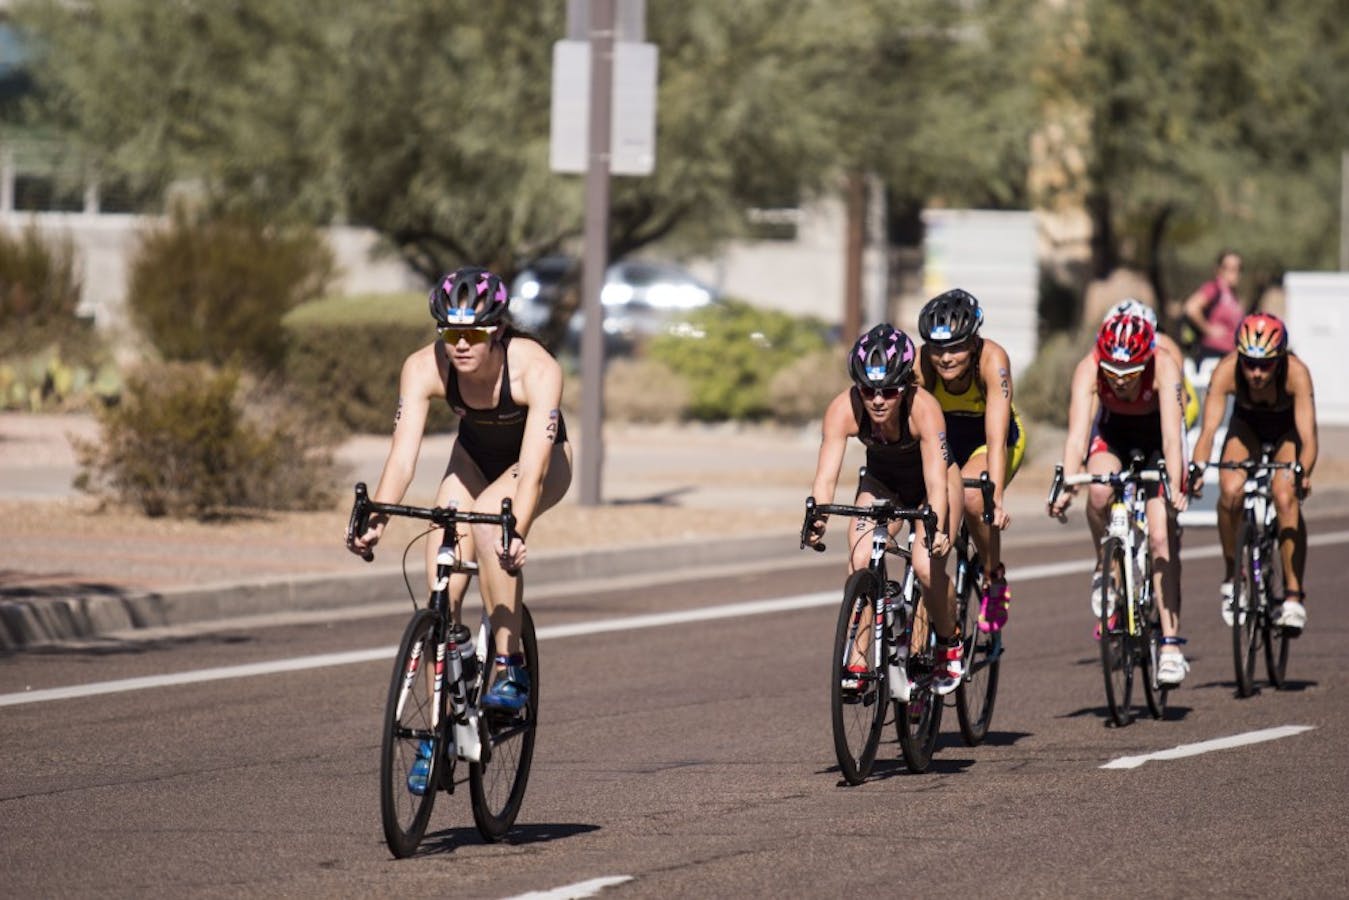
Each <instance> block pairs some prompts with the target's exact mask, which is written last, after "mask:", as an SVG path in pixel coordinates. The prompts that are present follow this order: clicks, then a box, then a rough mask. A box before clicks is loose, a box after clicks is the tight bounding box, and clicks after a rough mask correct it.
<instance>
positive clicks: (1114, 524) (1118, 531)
mask: <svg viewBox="0 0 1349 900" xmlns="http://www.w3.org/2000/svg"><path fill="white" fill-rule="evenodd" d="M1128 528H1129V508H1128V507H1127V506H1125V505H1124V504H1123V503H1112V504H1110V533H1111V534H1113V535H1115V536H1116V537H1124V534H1125V532H1126V531H1127V530H1128Z"/></svg>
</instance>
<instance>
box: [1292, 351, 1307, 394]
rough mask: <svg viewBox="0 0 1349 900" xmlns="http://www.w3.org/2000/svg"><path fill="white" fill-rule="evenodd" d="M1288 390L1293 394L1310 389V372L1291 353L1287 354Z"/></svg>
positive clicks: (1305, 365) (1303, 363) (1304, 364)
mask: <svg viewBox="0 0 1349 900" xmlns="http://www.w3.org/2000/svg"><path fill="white" fill-rule="evenodd" d="M1288 388H1289V390H1291V391H1293V392H1294V393H1297V392H1298V391H1303V390H1305V391H1311V389H1312V370H1311V369H1309V368H1308V367H1307V364H1306V363H1305V362H1303V361H1302V360H1300V359H1298V358H1297V357H1296V356H1294V355H1293V354H1292V353H1290V354H1288Z"/></svg>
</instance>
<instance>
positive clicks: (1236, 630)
mask: <svg viewBox="0 0 1349 900" xmlns="http://www.w3.org/2000/svg"><path fill="white" fill-rule="evenodd" d="M1254 557H1255V553H1254V548H1253V546H1252V544H1251V533H1250V527H1249V525H1247V524H1246V523H1243V524H1242V525H1241V528H1240V529H1239V530H1238V531H1237V545H1236V564H1237V570H1236V572H1235V575H1236V577H1235V578H1234V579H1233V581H1232V662H1233V664H1234V666H1235V668H1236V673H1237V696H1238V697H1249V696H1251V694H1254V693H1255V655H1256V652H1257V651H1258V650H1259V649H1260V643H1261V641H1262V640H1264V633H1265V631H1267V630H1268V623H1267V619H1266V611H1265V610H1263V609H1262V608H1261V606H1260V600H1261V598H1260V596H1259V594H1258V593H1257V591H1256V584H1255V576H1254V566H1255V558H1254Z"/></svg>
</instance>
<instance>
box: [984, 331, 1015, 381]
mask: <svg viewBox="0 0 1349 900" xmlns="http://www.w3.org/2000/svg"><path fill="white" fill-rule="evenodd" d="M979 368H980V370H981V371H982V372H983V373H984V374H985V375H990V374H991V375H1002V374H1003V373H1006V374H1007V377H1009V378H1010V377H1011V374H1012V360H1011V357H1009V356H1008V355H1007V348H1006V347H1004V346H1003V345H1002V344H999V343H998V342H997V341H995V340H992V339H991V338H984V352H983V354H982V355H981V356H980V357H979Z"/></svg>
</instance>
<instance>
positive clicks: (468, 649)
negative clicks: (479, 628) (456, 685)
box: [450, 625, 478, 684]
mask: <svg viewBox="0 0 1349 900" xmlns="http://www.w3.org/2000/svg"><path fill="white" fill-rule="evenodd" d="M450 640H451V641H452V642H453V643H454V645H455V646H456V647H457V648H458V649H459V662H460V665H462V666H463V668H464V681H466V682H468V683H470V684H471V683H472V682H473V679H475V678H477V677H478V656H477V654H476V653H475V652H474V649H473V632H471V631H469V630H468V626H466V625H455V626H454V627H453V628H451V629H450Z"/></svg>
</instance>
